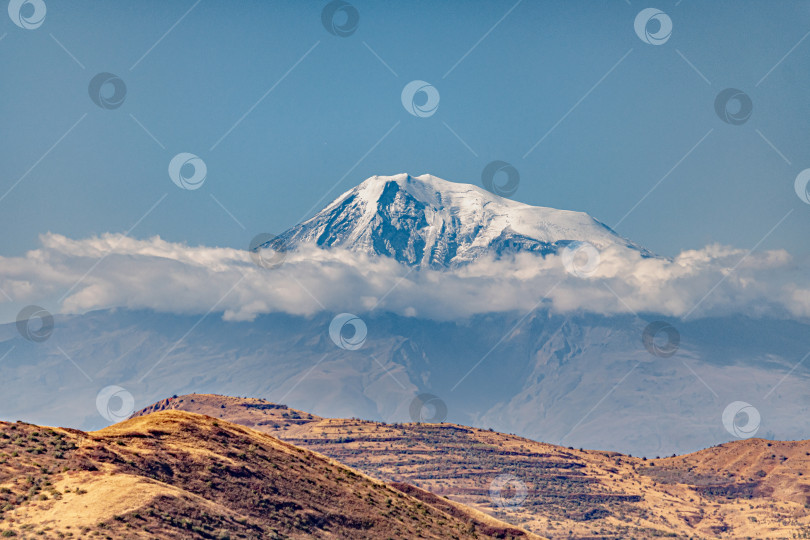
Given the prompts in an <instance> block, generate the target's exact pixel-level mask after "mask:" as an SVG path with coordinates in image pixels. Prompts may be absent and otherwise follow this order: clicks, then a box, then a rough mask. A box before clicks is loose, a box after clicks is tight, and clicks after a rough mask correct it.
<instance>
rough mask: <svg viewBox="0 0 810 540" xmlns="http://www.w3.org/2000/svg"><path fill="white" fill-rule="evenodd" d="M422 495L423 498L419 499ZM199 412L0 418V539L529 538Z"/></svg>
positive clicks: (468, 511) (474, 514) (509, 528)
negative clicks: (90, 426) (86, 419)
mask: <svg viewBox="0 0 810 540" xmlns="http://www.w3.org/2000/svg"><path fill="white" fill-rule="evenodd" d="M428 495H429V494H428ZM439 502H441V501H434V500H431V499H430V498H429V497H428V496H427V495H425V494H412V495H411V494H405V493H403V492H402V491H399V490H397V489H394V488H392V487H391V486H388V485H385V484H383V483H381V482H379V481H377V480H374V479H372V478H370V477H367V476H365V475H364V474H362V473H358V472H356V471H354V470H352V469H350V468H348V467H345V466H343V465H341V464H339V463H336V462H334V461H333V460H331V459H329V458H326V457H324V456H321V455H318V454H316V453H313V452H311V451H309V450H304V449H301V448H297V447H295V446H293V445H291V444H288V443H286V442H282V441H279V440H278V439H276V438H275V437H272V436H270V435H267V434H265V433H259V432H257V431H254V430H252V429H247V428H245V427H242V426H239V425H235V424H232V423H229V422H225V421H223V420H217V419H215V418H212V417H210V416H203V415H199V414H194V413H188V412H184V411H163V412H158V413H155V414H152V415H148V416H139V417H137V418H133V419H130V420H127V421H125V422H122V423H120V424H116V425H114V426H111V427H108V428H106V429H103V430H101V431H97V432H92V433H84V432H81V431H77V430H70V429H61V428H43V427H39V426H34V425H30V424H24V423H20V422H18V423H15V424H11V423H5V422H3V423H0V531H2V532H0V536H2V537H14V536H18V537H30V538H65V537H73V538H85V537H91V538H92V537H98V538H114V539H119V538H169V539H173V538H178V539H179V538H212V539H213V538H216V539H226V538H234V539H235V538H279V539H281V538H367V539H378V538H379V539H387V538H435V539H439V538H458V539H462V538H464V539H466V538H517V537H523V538H536V537H535V536H534V535H530V534H527V533H525V532H524V531H521V530H520V529H518V528H515V527H509V526H507V525H505V524H503V523H500V522H497V521H496V520H493V519H491V518H488V517H487V516H482V515H479V514H477V513H476V512H475V511H473V510H469V509H466V510H465V509H464V508H463V507H462V506H460V505H450V504H437V503H439Z"/></svg>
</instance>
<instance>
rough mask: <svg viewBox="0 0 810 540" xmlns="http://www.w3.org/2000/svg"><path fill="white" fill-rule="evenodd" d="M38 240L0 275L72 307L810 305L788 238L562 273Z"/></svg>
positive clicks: (794, 311)
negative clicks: (264, 264) (271, 264)
mask: <svg viewBox="0 0 810 540" xmlns="http://www.w3.org/2000/svg"><path fill="white" fill-rule="evenodd" d="M41 241H42V247H41V248H40V249H36V250H33V251H29V252H28V253H26V254H25V255H24V256H22V257H0V287H2V289H3V290H4V291H5V292H6V293H7V294H8V295H9V297H11V299H12V300H13V301H14V302H15V303H21V304H29V303H44V302H43V299H46V298H50V299H60V300H59V301H58V305H59V308H60V310H61V311H62V312H64V313H81V312H85V311H89V310H92V309H101V308H109V307H128V308H134V309H140V308H148V309H154V310H157V311H165V312H174V313H200V314H202V313H206V312H208V311H209V310H211V309H212V307H213V312H215V313H222V314H223V316H224V317H225V318H226V319H231V320H250V319H252V318H254V317H255V316H257V315H259V314H262V313H268V312H278V311H281V312H287V313H293V314H299V315H309V314H312V313H315V312H318V311H321V310H327V311H333V312H344V311H349V312H356V313H363V312H367V311H370V310H373V309H376V310H385V311H392V312H395V313H399V314H402V315H405V316H419V317H427V318H433V319H452V318H459V317H462V318H463V317H467V316H470V315H473V314H478V313H487V312H497V311H511V310H517V311H528V310H530V309H532V308H533V307H535V306H538V305H542V306H544V307H546V308H548V309H551V310H553V311H556V312H578V311H585V312H595V313H602V314H614V313H631V312H654V313H659V314H662V315H669V316H676V317H682V316H685V315H689V316H690V317H692V318H696V317H702V316H706V315H721V314H727V313H744V314H748V315H752V316H761V315H769V316H777V317H808V316H810V277H808V275H807V273H806V272H801V271H800V269H801V267H804V268H806V267H807V266H806V265H801V267H800V265H798V264H797V263H796V261H794V260H793V258H792V257H791V256H790V255H789V254H788V253H787V252H785V251H783V250H775V251H768V252H762V253H753V254H750V255H748V256H746V254H747V252H746V251H745V250H740V249H734V248H730V247H726V246H719V245H712V246H707V247H706V248H704V249H701V250H690V251H685V252H683V253H681V254H680V255H678V256H677V257H675V258H674V259H671V260H668V259H644V258H642V257H641V256H640V255H639V254H638V253H637V252H635V251H632V250H629V249H625V248H621V247H611V248H608V249H606V250H604V251H603V252H601V253H600V264H599V265H598V266H597V267H596V269H595V270H594V271H593V273H592V274H590V275H589V276H588V277H584V278H580V277H576V276H574V275H571V274H569V273H568V272H566V270H565V268H564V266H563V261H562V260H561V259H562V258H561V257H559V256H548V257H546V258H542V257H539V256H536V255H532V254H521V255H519V256H517V257H516V258H514V259H511V260H501V261H495V260H492V259H481V260H479V261H477V262H475V263H473V264H470V265H468V266H465V267H462V268H458V269H456V270H453V271H446V272H440V271H435V270H411V269H410V268H409V267H405V266H402V265H400V264H398V263H396V262H395V261H393V260H391V259H384V258H369V257H366V256H364V255H361V254H357V253H352V252H348V251H345V250H329V251H326V250H321V249H318V248H314V247H309V248H304V249H302V250H299V251H296V252H293V253H289V254H287V258H286V260H285V261H284V263H283V264H282V265H281V266H280V267H279V268H276V269H272V270H268V269H263V268H260V267H258V266H256V265H255V264H253V262H252V260H251V258H250V257H249V255H248V253H247V252H246V251H242V250H237V249H231V248H212V247H191V246H187V245H183V244H177V243H170V242H166V241H164V240H161V239H160V238H158V237H155V238H150V239H146V240H136V239H132V238H127V237H124V236H122V235H114V234H108V235H104V236H102V237H99V238H88V239H84V240H72V239H69V238H66V237H64V236H61V235H57V234H47V235H44V236H42V237H41ZM77 283H78V284H77ZM62 297H63V298H62ZM0 300H3V301H5V302H9V300H8V299H7V298H5V297H0ZM695 306H697V308H696V307H695Z"/></svg>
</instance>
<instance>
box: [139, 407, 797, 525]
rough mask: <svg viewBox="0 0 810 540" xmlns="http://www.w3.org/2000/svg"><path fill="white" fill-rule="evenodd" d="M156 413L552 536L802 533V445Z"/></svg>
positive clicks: (275, 411)
mask: <svg viewBox="0 0 810 540" xmlns="http://www.w3.org/2000/svg"><path fill="white" fill-rule="evenodd" d="M164 409H182V410H189V411H195V412H201V413H205V414H209V415H211V416H218V417H221V418H226V419H228V420H230V421H233V422H236V423H240V424H243V425H246V426H250V427H252V428H254V429H257V430H261V431H265V432H268V433H272V434H274V435H276V436H278V437H279V438H281V439H284V440H286V441H288V442H291V443H293V444H296V445H299V446H302V447H306V448H310V449H313V450H316V451H318V452H320V453H322V454H325V455H328V456H330V457H332V458H334V459H336V460H338V461H340V462H342V463H345V464H347V465H350V466H352V467H356V468H358V469H360V470H362V471H364V472H365V473H367V474H370V475H372V476H374V477H377V478H380V479H383V480H386V481H392V482H402V483H406V484H410V485H414V486H418V487H420V488H423V489H425V490H427V491H430V492H432V493H434V494H436V495H438V496H442V497H448V498H449V499H452V500H454V501H458V502H461V503H464V504H467V505H470V506H473V507H475V508H478V509H480V510H482V511H484V512H487V513H488V514H490V515H493V516H495V517H497V518H499V519H502V520H504V521H507V522H509V523H512V524H515V525H519V526H521V527H524V528H526V529H528V530H531V531H533V532H536V533H538V534H542V535H545V536H548V537H552V538H570V537H577V538H633V537H635V538H649V537H660V536H675V537H682V538H688V537H701V538H717V537H725V538H745V537H752V538H794V537H799V538H801V537H805V536H803V535H809V534H810V511H808V507H807V504H808V502H810V499H808V493H810V481H808V478H809V477H810V454H808V453H807V452H810V442H808V441H797V442H773V441H763V440H761V439H751V440H746V441H737V442H734V443H728V444H725V445H722V446H720V447H714V448H710V449H707V450H703V451H701V452H696V453H694V454H689V455H686V456H680V457H667V458H657V459H649V460H646V459H642V458H637V457H631V456H625V455H621V454H618V453H614V452H601V451H594V450H582V449H574V448H564V447H560V446H556V445H551V444H545V443H540V442H535V441H531V440H528V439H524V438H521V437H516V436H512V435H506V434H502V433H497V432H492V431H487V430H481V429H475V428H469V427H464V426H458V425H453V424H383V423H378V422H367V421H362V420H357V419H327V418H321V417H318V416H314V415H310V414H308V413H305V412H302V411H297V410H294V409H290V408H287V407H285V406H283V405H278V404H273V403H270V402H267V401H264V400H260V399H253V398H232V397H226V396H215V395H201V394H191V395H186V396H179V397H175V398H171V399H167V400H163V401H161V402H158V403H156V404H155V405H153V406H151V407H149V408H147V409H144V411H142V412H141V413H137V414H143V413H147V412H150V411H156V410H164ZM769 444H770V445H771V446H768V445H769ZM766 449H767V450H766ZM783 457H784V458H785V459H783ZM510 475H511V476H510ZM510 479H511V481H510ZM518 481H519V483H518ZM499 486H501V487H502V489H500V490H499ZM522 489H525V499H524V498H523V493H522V491H521V490H522ZM518 502H519V503H520V504H517V503H518Z"/></svg>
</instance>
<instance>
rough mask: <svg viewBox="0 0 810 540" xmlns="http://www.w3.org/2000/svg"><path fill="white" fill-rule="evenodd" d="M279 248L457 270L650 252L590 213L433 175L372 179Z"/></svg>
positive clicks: (285, 235)
mask: <svg viewBox="0 0 810 540" xmlns="http://www.w3.org/2000/svg"><path fill="white" fill-rule="evenodd" d="M279 240H281V241H282V242H283V243H284V245H285V246H286V248H287V249H295V247H296V246H298V245H300V244H302V243H314V244H316V245H318V246H320V247H323V248H329V247H333V246H335V247H342V248H346V249H350V250H353V251H359V252H364V253H368V254H373V255H381V256H388V257H393V258H395V259H396V260H397V261H399V262H402V263H405V264H408V265H412V266H417V267H431V268H450V267H454V266H459V265H462V264H465V263H468V262H470V261H473V260H475V259H476V258H477V257H480V256H481V255H484V254H491V255H494V256H495V257H501V256H503V255H507V254H512V253H517V252H523V251H530V252H537V253H540V254H543V255H545V254H549V253H555V252H557V251H558V250H559V249H560V248H562V247H564V246H566V245H568V244H569V243H571V242H573V241H587V242H590V243H591V244H593V245H594V246H596V247H597V248H598V249H604V248H605V247H607V246H609V245H622V246H625V247H628V248H631V249H635V250H639V251H642V252H644V250H643V249H641V248H640V247H638V246H636V245H635V244H633V243H631V242H630V241H628V240H626V239H625V238H623V237H621V236H619V235H618V234H616V233H615V232H614V231H613V230H611V229H610V228H609V227H607V226H606V225H604V224H603V223H601V222H599V221H597V220H595V219H594V218H592V217H591V216H589V215H588V214H586V213H583V212H572V211H568V210H557V209H554V208H545V207H541V206H530V205H527V204H523V203H520V202H516V201H512V200H509V199H505V198H503V197H499V196H498V195H495V194H493V193H490V192H489V191H487V190H485V189H483V188H480V187H478V186H474V185H471V184H460V183H454V182H448V181H447V180H442V179H441V178H437V177H435V176H431V175H429V174H425V175H422V176H415V177H414V176H410V175H408V174H398V175H395V176H372V177H371V178H368V179H367V180H365V181H364V182H363V183H361V184H360V185H358V186H356V187H354V188H352V189H350V190H349V191H347V192H346V193H344V194H343V195H341V196H340V197H338V198H337V199H336V200H335V201H333V202H332V203H331V204H329V205H328V206H327V207H326V208H324V209H323V210H321V211H320V212H318V213H317V214H316V215H315V216H313V217H312V218H310V219H308V220H307V221H305V222H303V223H301V224H299V225H297V226H295V227H293V228H291V229H289V230H287V231H286V232H284V233H283V234H282V235H280V237H279ZM645 253H646V252H645Z"/></svg>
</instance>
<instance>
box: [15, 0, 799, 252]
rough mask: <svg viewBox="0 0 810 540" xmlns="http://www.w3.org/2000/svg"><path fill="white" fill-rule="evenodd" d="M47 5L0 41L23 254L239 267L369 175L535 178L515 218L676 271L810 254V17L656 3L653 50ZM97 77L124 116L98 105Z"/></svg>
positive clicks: (180, 10)
mask: <svg viewBox="0 0 810 540" xmlns="http://www.w3.org/2000/svg"><path fill="white" fill-rule="evenodd" d="M44 1H45V3H46V5H47V15H46V18H45V21H44V23H43V24H42V25H41V26H40V27H39V28H36V29H34V30H24V29H22V28H18V27H17V26H15V24H14V23H13V22H12V20H11V19H10V18H9V17H5V16H4V17H2V21H0V36H4V37H3V38H2V39H0V69H2V72H3V74H4V76H3V77H2V79H0V92H1V93H2V96H3V99H2V100H0V114H2V118H3V141H2V145H0V160H1V161H2V163H3V176H2V178H0V196H2V195H3V194H5V196H4V198H3V199H2V200H0V227H2V229H3V230H4V231H5V234H3V235H2V236H1V237H0V255H3V256H11V255H20V254H22V253H24V252H25V251H28V250H31V249H34V248H36V247H37V246H38V245H39V241H38V235H40V234H42V233H45V232H47V231H51V232H54V233H59V234H63V235H66V236H68V237H71V238H84V237H88V236H91V235H97V234H102V233H105V232H118V233H122V232H126V231H131V232H130V236H132V237H133V238H147V237H151V236H153V235H160V236H161V237H162V238H164V239H166V240H169V241H173V242H186V243H188V244H191V245H209V246H231V247H240V248H241V247H246V246H247V245H248V243H249V241H250V239H251V238H252V237H253V236H255V235H256V234H258V233H261V232H271V233H277V232H280V231H282V230H284V229H286V228H288V227H290V226H292V225H294V224H295V223H297V222H298V221H300V220H301V219H302V218H303V217H308V216H309V215H311V214H312V213H313V210H312V209H313V207H316V209H319V208H320V207H322V206H324V205H325V204H326V203H327V202H328V201H330V200H332V199H333V198H335V197H336V196H337V195H338V194H340V193H342V192H343V191H345V190H347V189H349V188H350V187H352V186H353V185H355V184H357V183H359V182H360V181H362V180H363V179H364V178H366V177H368V176H371V175H374V174H395V173H399V172H409V173H411V174H414V175H419V174H423V173H430V174H434V175H436V176H439V177H442V178H446V179H448V180H453V181H460V182H471V183H478V184H480V181H481V171H482V170H483V168H484V167H485V166H486V165H487V163H489V162H491V161H493V160H504V161H507V162H509V163H511V164H512V165H514V166H515V167H516V168H517V169H518V171H519V172H520V175H521V183H520V186H519V188H518V190H517V192H516V193H515V195H514V197H513V198H515V199H517V200H520V201H523V202H526V203H529V204H534V205H542V206H552V207H557V208H564V209H573V210H582V211H586V212H588V213H590V214H591V215H593V216H594V217H596V218H597V219H599V220H601V221H603V222H605V223H606V224H608V225H609V226H616V225H617V223H618V224H619V225H618V226H617V227H616V230H617V231H618V232H619V233H620V234H623V235H624V236H627V237H629V238H631V239H633V240H635V241H637V242H639V243H641V244H643V245H644V246H646V247H647V248H649V249H651V250H653V251H655V252H657V253H661V254H664V255H675V254H677V253H678V252H680V251H681V250H683V249H693V248H701V247H703V246H705V245H706V244H709V243H713V242H720V243H723V244H730V245H733V246H736V247H739V248H746V249H747V248H751V247H754V246H758V249H773V248H785V249H787V250H789V251H790V252H791V253H793V254H795V255H806V254H807V253H808V245H809V244H808V242H807V240H806V238H807V230H808V227H809V226H810V206H808V205H806V204H804V203H802V202H801V201H800V200H799V199H798V198H797V197H796V195H795V193H794V190H793V182H794V179H795V177H796V175H797V174H798V173H799V171H801V170H803V169H806V168H808V167H810V155H808V152H807V148H808V147H809V146H810V129H808V128H809V127H810V95H808V93H807V88H810V71H808V70H807V65H808V56H810V39H807V40H804V41H802V40H803V38H804V37H807V33H808V30H810V2H778V3H767V2H740V1H730V2H710V3H709V2H697V1H694V0H683V1H674V0H673V1H663V2H657V3H655V4H653V5H654V7H656V8H658V9H660V10H662V11H663V12H665V13H666V14H667V15H668V16H669V17H670V18H671V20H672V23H673V32H672V35H671V37H670V39H669V40H668V41H667V42H666V43H664V44H662V45H658V46H656V45H650V44H647V43H645V42H643V41H642V40H641V39H639V37H638V36H637V35H636V33H635V31H634V28H633V21H634V19H635V17H636V14H637V13H638V12H639V11H641V10H642V9H643V8H646V7H650V5H648V4H647V3H640V2H638V0H630V1H629V2H625V1H621V0H615V1H610V2H602V1H600V2H537V1H530V0H524V1H522V2H519V3H517V4H515V2H514V1H507V2H499V1H491V2H477V1H476V2H461V1H456V2H449V1H448V2H427V1H425V2H420V1H412V2H364V1H359V0H358V1H353V2H352V4H353V6H354V7H355V8H356V9H357V12H358V13H359V15H360V22H359V26H358V28H357V30H356V31H355V32H354V33H353V34H352V35H351V36H348V37H338V36H335V35H332V34H330V33H329V32H327V31H326V29H325V28H324V26H323V25H322V23H321V12H322V10H323V8H324V6H326V4H327V3H326V2H303V1H294V2H280V1H261V2H259V1H256V2H248V1H235V2H228V3H223V2H214V1H212V0H202V1H200V2H199V3H195V2H194V1H193V0H192V1H183V2H180V1H171V2H166V1H152V2H149V1H139V2H107V3H102V2H86V1H79V0H77V1H71V2H65V1H57V0H44ZM25 9H30V8H25ZM507 13H508V14H507ZM181 18H182V20H180V19H181ZM178 20H179V22H178ZM338 22H340V21H338ZM482 38H483V39H482ZM786 55H787V56H786ZM780 60H781V61H780ZM385 64H387V66H386V65H385ZM690 64H691V65H690ZM100 72H110V73H113V74H115V75H117V76H118V77H120V78H121V79H122V80H123V81H124V82H125V84H126V88H127V91H126V96H125V100H124V103H123V105H121V106H120V107H118V108H116V109H113V110H105V109H103V108H100V107H98V106H96V105H95V104H94V103H93V101H92V100H91V99H90V97H89V95H88V84H89V82H90V80H91V79H92V78H93V77H94V76H95V75H96V74H97V73H100ZM416 79H419V80H424V81H427V82H429V83H430V84H432V85H434V87H435V88H436V89H437V90H438V92H439V93H440V104H439V107H438V110H437V112H436V113H435V114H433V115H432V116H430V117H427V118H418V117H416V116H413V115H411V114H409V113H408V112H407V111H406V110H405V109H404V108H403V106H402V104H401V100H400V93H401V91H402V89H403V87H404V86H405V85H406V84H407V83H409V82H410V81H412V80H416ZM729 87H733V88H738V89H740V90H742V91H743V92H745V93H746V94H748V95H749V96H750V98H751V100H752V102H753V113H752V115H751V117H750V119H749V120H748V121H747V122H745V123H744V124H742V125H731V124H726V123H724V122H723V121H721V120H720V118H719V117H718V116H717V114H715V110H714V101H715V97H716V96H717V94H718V93H720V92H721V91H722V90H723V89H725V88H729ZM268 91H269V92H268ZM263 96H264V98H263V99H261V98H262V97H263ZM246 113H247V114H246ZM243 116H244V118H243V119H242V120H241V122H238V121H239V120H240V118H242V117H243ZM237 122H238V123H237ZM234 126H235V127H234ZM147 131H148V132H149V133H150V134H151V135H150V134H148V133H147ZM226 134H227V135H226ZM223 136H224V138H223ZM541 138H542V142H540V143H539V144H537V146H535V144H536V143H538V141H540V140H541ZM155 139H156V140H155ZM459 139H461V140H459ZM462 141H463V142H462ZM533 147H534V149H533V150H532V151H531V152H529V150H530V149H531V148H533ZM180 152H189V153H193V154H196V155H197V156H199V157H200V158H201V159H202V160H204V162H205V163H206V166H207V177H206V180H205V183H204V185H203V186H202V187H201V188H200V189H197V190H194V191H185V190H182V189H180V188H178V187H177V186H175V185H174V184H173V183H172V182H171V180H170V178H169V176H168V172H167V168H168V164H169V162H170V160H171V159H172V157H173V156H175V155H176V154H178V153H180ZM527 152H528V155H527ZM659 182H660V183H659ZM15 184H16V185H15ZM656 185H657V187H655V188H654V186H656ZM12 187H13V189H12ZM653 188H654V189H653ZM9 190H10V191H9ZM651 190H652V191H651ZM650 191H651V192H650ZM648 192H650V193H649V195H648V196H647V197H646V198H644V200H643V201H641V200H642V198H643V197H644V196H645V194H647V193H648ZM639 201H641V202H640V204H638V203H639ZM156 203H157V204H156ZM637 204H638V205H637ZM636 205H637V206H636ZM634 207H635V208H634ZM633 208H634V209H633ZM631 209H633V210H632V212H630V213H629V215H627V214H628V211H630V210H631ZM150 210H151V211H150ZM791 210H793V211H792V212H791ZM625 215H627V216H626V217H624V216H625ZM786 216H787V217H786ZM623 218H624V219H623ZM783 218H784V219H783ZM780 220H783V221H780ZM777 223H779V226H778V227H776V228H775V229H774V226H775V225H777ZM769 232H770V234H768V233H769Z"/></svg>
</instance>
